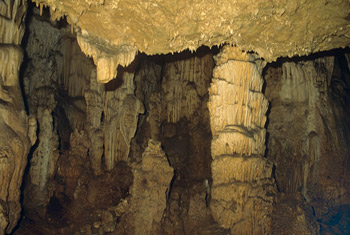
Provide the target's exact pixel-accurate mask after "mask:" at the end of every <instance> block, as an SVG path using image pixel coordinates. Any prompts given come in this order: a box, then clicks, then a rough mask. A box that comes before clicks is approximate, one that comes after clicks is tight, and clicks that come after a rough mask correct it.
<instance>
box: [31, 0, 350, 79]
mask: <svg viewBox="0 0 350 235" xmlns="http://www.w3.org/2000/svg"><path fill="white" fill-rule="evenodd" d="M34 2H36V3H37V5H40V7H41V8H42V7H43V6H48V7H49V8H50V12H51V17H52V19H60V18H61V17H63V16H66V17H67V20H68V22H69V23H70V24H71V25H72V27H73V28H74V29H75V31H76V32H77V38H78V41H79V44H80V47H81V48H82V50H83V51H84V53H85V54H87V55H89V56H92V57H93V59H94V62H95V64H96V65H97V70H98V72H97V73H98V76H97V77H98V80H99V81H100V82H108V81H109V80H111V79H112V78H113V77H115V76H116V67H117V66H118V64H120V65H123V66H125V65H128V64H130V63H131V62H132V61H133V59H134V57H135V55H136V53H137V52H143V53H146V54H148V55H154V54H166V53H173V52H179V51H183V50H186V49H190V50H196V49H197V48H198V47H200V46H202V45H205V46H209V47H212V46H215V45H222V44H224V43H230V44H233V45H236V46H237V47H239V48H240V49H242V50H245V51H254V52H256V53H258V55H259V56H260V57H262V58H264V59H265V60H266V61H267V62H271V61H275V60H276V59H277V58H278V57H292V56H303V55H308V54H310V53H314V52H318V51H325V50H330V49H333V48H344V47H347V46H349V45H350V1H349V0H342V1H326V0H312V1H306V0H295V1H288V0H272V1H264V0H259V1H258V0H255V1H252V0H206V1H203V0H173V1H169V0H137V1H135V0H96V1H95V0H63V1H57V0H34Z"/></svg>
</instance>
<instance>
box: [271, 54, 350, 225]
mask: <svg viewBox="0 0 350 235" xmlns="http://www.w3.org/2000/svg"><path fill="white" fill-rule="evenodd" d="M349 68H350V61H349V58H347V54H344V53H343V52H340V51H333V52H330V53H327V54H326V56H316V57H315V58H310V59H304V60H299V61H284V62H283V63H280V64H275V65H273V66H270V67H268V69H267V70H266V75H265V79H266V84H267V85H266V97H267V98H268V99H269V101H270V102H271V111H270V115H269V121H270V124H269V126H268V128H267V130H268V133H269V142H268V150H269V151H268V158H269V160H271V161H272V162H273V163H274V164H275V165H276V172H275V174H276V180H277V184H278V186H279V189H280V191H281V192H282V193H285V194H287V195H289V197H290V198H292V197H294V198H296V199H297V200H299V201H300V200H305V201H306V202H307V203H308V204H309V206H310V207H311V206H313V210H314V213H315V216H316V217H317V219H318V220H319V221H321V220H324V218H323V216H324V215H325V214H327V213H328V212H329V211H330V210H332V209H334V208H337V207H339V206H341V205H343V204H348V203H349V200H350V197H349V189H350V188H349V184H348V183H347V180H346V179H347V178H348V175H349V174H350V166H349V160H348V159H349V152H350V149H349V139H350V136H349V131H348V130H349V127H350V123H349V121H348V118H347V116H348V115H349V105H348V100H349V93H348V89H349V77H350V73H349ZM286 113H288V115H281V114H286ZM291 127H292V128H291ZM333 169H337V170H333ZM299 194H300V195H299ZM294 200H295V199H294ZM277 219H278V218H277Z"/></svg>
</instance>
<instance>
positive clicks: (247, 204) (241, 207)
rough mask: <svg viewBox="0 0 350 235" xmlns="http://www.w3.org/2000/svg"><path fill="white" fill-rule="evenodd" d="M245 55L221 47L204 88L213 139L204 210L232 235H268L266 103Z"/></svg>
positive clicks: (256, 71)
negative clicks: (210, 180) (207, 203)
mask: <svg viewBox="0 0 350 235" xmlns="http://www.w3.org/2000/svg"><path fill="white" fill-rule="evenodd" d="M251 59H253V57H251V56H250V55H249V54H246V53H242V52H240V51H239V49H237V48H224V49H223V50H222V51H221V53H220V54H219V55H218V56H217V57H216V60H217V65H216V67H215V69H214V72H213V80H212V83H211V87H210V89H209V97H210V98H209V103H208V108H209V114H210V124H211V125H210V126H211V129H212V134H213V140H212V143H211V154H212V158H213V161H212V164H211V169H212V178H213V184H212V190H211V203H210V208H211V211H212V214H213V217H214V219H215V220H216V221H217V222H218V223H219V224H220V225H221V226H222V227H224V228H230V229H231V233H232V234H266V233H267V234H269V233H271V214H272V209H273V206H272V203H273V201H274V197H273V195H274V193H275V187H274V181H273V179H272V164H271V163H270V162H268V161H267V160H266V159H265V158H264V157H263V155H264V151H265V132H266V130H265V128H264V125H265V121H266V115H265V113H266V111H267V100H266V98H265V97H264V95H263V94H262V92H261V90H262V84H263V80H262V77H261V70H259V68H258V66H257V64H256V63H255V62H254V61H250V60H251Z"/></svg>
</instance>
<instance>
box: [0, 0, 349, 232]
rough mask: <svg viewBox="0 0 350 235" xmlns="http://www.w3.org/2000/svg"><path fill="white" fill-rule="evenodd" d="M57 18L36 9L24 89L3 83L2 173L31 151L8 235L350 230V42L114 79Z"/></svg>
mask: <svg viewBox="0 0 350 235" xmlns="http://www.w3.org/2000/svg"><path fill="white" fill-rule="evenodd" d="M1 4H2V3H0V5H1ZM4 4H5V3H4ZM51 18H52V17H51V15H50V11H49V7H43V6H41V5H40V7H37V6H36V4H35V3H32V2H28V8H27V12H26V16H25V17H24V20H23V25H25V31H24V33H23V40H20V41H19V44H20V45H21V46H22V48H23V52H22V53H23V61H22V63H21V64H20V66H18V68H15V69H18V84H17V83H16V84H15V83H14V84H12V83H11V81H10V78H7V80H6V79H5V77H6V74H5V75H3V74H4V73H2V74H1V77H0V78H1V80H0V81H1V84H0V87H1V89H0V106H1V107H0V108H1V110H2V111H1V112H3V113H4V114H3V115H2V116H1V117H0V119H1V120H2V121H1V123H0V129H1V132H2V133H3V134H0V138H1V142H2V144H1V146H0V153H1V155H0V167H1V165H4V166H6V167H7V165H6V164H10V163H8V162H7V159H9V161H10V160H11V158H10V157H9V156H10V155H11V154H13V156H17V157H16V158H18V159H20V158H21V157H18V156H21V154H22V153H24V156H23V157H22V160H18V161H21V163H19V162H17V160H16V161H14V162H15V163H11V164H14V165H22V167H21V169H20V170H19V171H18V172H21V173H16V174H18V175H19V176H18V178H13V180H15V179H16V183H13V182H12V181H11V179H12V178H11V177H12V176H11V174H12V173H6V172H7V171H6V172H5V171H4V170H3V169H5V168H0V170H1V171H3V173H0V176H1V177H0V181H1V182H3V181H4V182H5V181H6V180H8V181H11V183H8V185H10V186H8V187H6V189H5V185H7V183H6V184H5V183H3V184H2V185H3V186H1V187H3V189H1V190H0V234H1V233H2V232H3V233H4V234H36V235H38V234H350V181H349V179H350V178H349V177H350V161H349V159H350V50H349V47H345V48H334V49H330V50H326V51H320V52H315V53H311V54H309V55H303V56H293V57H287V56H285V57H279V58H278V59H277V60H275V61H273V62H266V61H264V59H263V58H260V57H259V56H258V55H257V54H256V53H255V52H254V51H243V50H240V49H237V47H235V46H234V45H230V44H227V43H223V44H220V45H216V46H211V47H208V46H201V47H199V48H197V49H195V50H189V49H187V50H183V51H181V52H175V53H167V54H166V53H164V54H163V53H159V54H155V55H147V54H146V53H143V52H139V53H137V55H136V57H135V59H134V60H133V61H132V62H131V63H130V64H129V65H127V66H122V65H119V66H118V68H117V75H116V76H115V78H114V79H112V80H110V81H108V82H105V83H101V82H99V81H98V78H97V77H98V76H99V75H98V73H99V72H98V71H97V69H96V65H95V63H94V59H93V58H91V56H87V55H85V54H84V53H83V52H82V50H81V48H80V44H79V42H78V40H77V32H76V30H73V29H72V27H71V25H70V22H68V21H67V18H66V17H62V18H60V19H57V20H52V19H51ZM5 30H6V29H5ZM348 43H349V42H348ZM3 44H4V43H3V42H2V43H1V45H0V51H1V50H2V51H5V52H4V53H5V54H6V53H8V54H11V53H10V52H7V51H6V50H7V49H6V48H5V47H6V45H3ZM349 44H350V43H349ZM349 44H348V45H349ZM1 47H3V48H5V49H2V48H1ZM2 55H3V52H1V55H0V56H1V57H0V58H1V59H0V60H2V61H5V60H7V59H6V58H7V57H6V56H5V57H4V56H2ZM9 60H11V58H10V59H9ZM6 71H7V70H6ZM12 109H13V110H15V111H8V112H9V113H10V114H7V113H5V111H3V110H12ZM21 110H22V111H21ZM20 111H21V115H22V113H24V114H23V115H24V116H25V120H26V123H28V124H26V125H27V127H26V128H27V129H28V131H27V132H26V134H23V136H27V137H26V138H27V139H30V141H29V140H25V141H27V142H28V143H27V142H25V141H24V140H23V142H25V143H26V146H29V147H26V148H27V150H25V148H24V147H21V149H20V150H17V148H18V147H17V146H18V145H19V144H18V143H17V142H16V141H17V140H16V138H22V139H24V137H12V134H6V133H7V132H11V133H12V132H17V131H18V132H20V131H22V129H21V128H22V127H13V126H16V125H18V126H20V124H18V123H20V122H23V120H24V119H23V118H22V116H23V115H22V116H21V115H19V113H20ZM11 115H12V116H11ZM10 119H13V121H11V120H10ZM11 125H12V126H11ZM8 126H10V129H11V128H12V129H11V130H10V129H9V128H8ZM21 133H22V132H21ZM23 133H24V132H23ZM16 135H17V136H20V134H16ZM28 136H29V137H28ZM29 142H31V144H29ZM7 145H9V146H10V147H8V146H7ZM21 151H22V152H21ZM7 154H8V155H7ZM22 155H23V154H22ZM5 160H6V161H5ZM11 161H12V160H11ZM8 166H10V165H8ZM11 166H12V167H13V165H11ZM8 168H9V167H8ZM6 169H7V168H6ZM9 172H10V170H9ZM11 172H14V170H13V169H12V171H11ZM6 174H7V175H6ZM21 176H22V177H21ZM16 177H17V176H16ZM12 184H13V185H16V186H11V185H12ZM11 187H17V189H16V190H17V191H18V193H17V194H16V196H14V198H15V199H14V201H16V200H18V203H17V204H16V203H15V202H13V200H12V199H11V200H10V199H8V200H7V199H6V198H8V197H9V196H8V195H10V193H9V191H10V188H11ZM11 190H12V189H11ZM3 191H6V192H7V194H6V195H7V196H6V197H3V195H5V194H4V192H3ZM11 203H13V204H11ZM14 208H15V209H14ZM3 211H5V212H4V213H3Z"/></svg>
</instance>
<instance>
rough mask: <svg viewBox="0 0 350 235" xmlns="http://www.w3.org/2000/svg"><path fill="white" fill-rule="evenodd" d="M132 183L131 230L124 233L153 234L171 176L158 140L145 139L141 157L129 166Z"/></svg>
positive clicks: (171, 169) (170, 170)
mask: <svg viewBox="0 0 350 235" xmlns="http://www.w3.org/2000/svg"><path fill="white" fill-rule="evenodd" d="M133 172H134V182H133V186H132V189H131V195H133V196H132V198H131V202H130V204H131V206H130V207H131V208H130V215H129V216H131V218H132V219H131V220H132V221H133V222H132V224H133V231H128V230H126V231H125V232H126V233H127V234H137V235H138V234H140V235H141V234H155V232H158V230H159V228H160V222H161V219H162V215H163V211H164V210H165V208H166V200H167V196H168V193H169V190H170V188H169V187H170V182H171V179H172V178H173V175H174V173H173V168H172V167H170V166H169V163H168V160H167V158H166V156H165V153H164V151H163V150H162V149H161V146H160V142H157V141H153V140H151V139H150V140H149V142H148V146H147V148H146V150H145V152H144V153H143V154H142V160H141V162H139V163H135V164H134V165H133Z"/></svg>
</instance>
